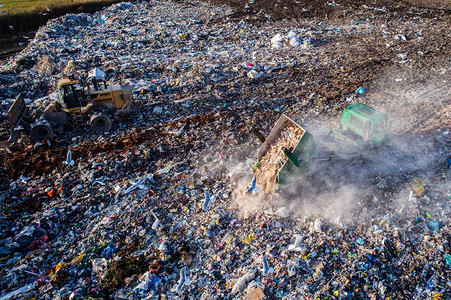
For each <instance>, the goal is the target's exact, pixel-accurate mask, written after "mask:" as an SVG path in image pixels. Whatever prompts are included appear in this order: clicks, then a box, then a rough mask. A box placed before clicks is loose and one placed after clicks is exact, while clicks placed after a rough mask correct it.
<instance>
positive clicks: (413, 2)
mask: <svg viewBox="0 0 451 300" xmlns="http://www.w3.org/2000/svg"><path fill="white" fill-rule="evenodd" d="M211 2H213V3H215V4H218V5H221V4H225V5H228V6H231V7H233V8H235V9H236V10H237V11H236V13H235V14H234V15H233V16H232V18H248V19H250V20H254V21H258V20H260V21H262V20H266V18H267V16H265V14H268V15H269V16H271V19H272V20H283V19H296V20H299V19H300V18H315V19H316V18H318V19H322V20H328V19H335V18H344V17H347V16H349V15H350V13H351V12H350V11H349V9H353V10H356V9H359V8H361V7H362V6H366V7H374V8H377V9H379V10H375V11H374V13H375V14H377V12H378V11H379V13H382V10H385V11H388V12H393V13H394V12H396V13H397V14H412V13H418V9H427V11H422V12H421V14H422V16H423V17H428V16H429V17H436V16H437V15H442V16H444V17H449V15H450V10H451V3H450V2H449V1H446V0H443V1H440V0H439V1H428V0H404V1H393V0H379V1H365V0H337V1H318V0H299V1H297V0H279V1H272V0H255V1H239V0H237V1H233V0H212V1H211ZM438 10H442V11H438ZM262 12H263V13H262ZM353 12H354V11H353ZM394 16H396V15H394Z"/></svg>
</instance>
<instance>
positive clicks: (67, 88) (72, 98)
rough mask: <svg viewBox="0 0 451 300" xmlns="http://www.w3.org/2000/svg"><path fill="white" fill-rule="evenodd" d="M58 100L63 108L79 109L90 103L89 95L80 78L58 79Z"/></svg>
mask: <svg viewBox="0 0 451 300" xmlns="http://www.w3.org/2000/svg"><path fill="white" fill-rule="evenodd" d="M58 102H59V104H60V105H61V107H62V108H63V109H67V110H71V109H79V108H81V107H85V106H86V105H88V102H89V101H88V97H86V96H85V95H84V91H83V87H82V86H81V84H80V82H79V81H78V80H70V79H61V80H60V81H58Z"/></svg>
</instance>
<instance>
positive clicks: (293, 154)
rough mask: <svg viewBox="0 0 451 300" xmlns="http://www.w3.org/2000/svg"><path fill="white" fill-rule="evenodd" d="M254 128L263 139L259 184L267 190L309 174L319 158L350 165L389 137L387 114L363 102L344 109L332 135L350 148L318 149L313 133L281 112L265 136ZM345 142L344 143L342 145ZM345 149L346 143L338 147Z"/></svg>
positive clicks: (256, 171) (255, 169)
mask: <svg viewBox="0 0 451 300" xmlns="http://www.w3.org/2000/svg"><path fill="white" fill-rule="evenodd" d="M252 132H253V133H254V134H255V135H256V136H257V137H258V138H259V140H260V141H261V142H263V145H262V147H261V148H260V150H259V152H258V162H257V163H256V164H254V166H253V172H254V176H255V180H256V184H257V185H258V186H259V187H262V188H263V190H264V191H265V192H266V193H271V192H274V191H275V190H277V189H278V188H279V187H281V186H284V185H287V184H289V183H291V182H293V181H296V180H297V179H298V178H299V176H307V175H310V173H311V172H312V169H314V168H313V166H315V165H317V164H318V163H319V162H325V161H326V162H331V164H333V163H336V162H338V161H339V162H342V163H344V164H345V165H347V166H350V165H352V164H353V163H354V162H356V161H359V160H361V159H362V153H363V151H365V149H367V148H373V147H377V146H380V145H382V144H383V143H384V142H385V139H386V137H387V116H386V115H384V114H382V113H380V112H378V111H376V110H374V109H372V108H370V107H368V106H366V105H363V104H359V103H356V104H353V105H350V106H348V107H346V108H345V109H344V111H343V112H342V114H341V118H340V124H339V126H337V127H336V128H332V129H331V132H330V135H331V136H332V137H335V138H336V139H337V140H338V141H339V143H340V144H343V142H344V144H345V145H344V147H345V148H348V150H350V151H345V152H342V153H341V152H335V151H327V152H326V151H323V152H321V151H318V150H317V145H316V143H315V139H314V137H313V135H312V134H310V133H309V132H308V131H307V130H305V129H304V128H302V127H301V126H299V125H298V124H297V123H296V122H294V121H293V120H291V119H290V118H289V117H287V116H286V115H284V114H282V116H281V117H280V118H279V120H278V121H277V123H276V124H275V126H274V128H273V129H272V130H271V132H270V133H269V135H268V137H267V138H265V137H264V136H263V135H262V134H261V133H260V132H259V131H258V129H256V128H255V127H253V128H252ZM341 146H343V145H341ZM338 148H341V149H343V147H337V149H338Z"/></svg>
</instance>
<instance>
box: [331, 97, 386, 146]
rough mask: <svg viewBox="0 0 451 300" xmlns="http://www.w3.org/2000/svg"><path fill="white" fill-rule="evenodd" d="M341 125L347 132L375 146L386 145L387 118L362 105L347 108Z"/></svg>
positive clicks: (343, 113) (342, 115) (342, 116)
mask: <svg viewBox="0 0 451 300" xmlns="http://www.w3.org/2000/svg"><path fill="white" fill-rule="evenodd" d="M340 123H341V127H342V129H343V130H344V131H345V132H346V131H350V134H351V135H352V134H354V135H357V137H359V138H361V139H362V140H363V141H364V142H368V143H370V144H372V145H374V146H379V145H381V144H382V143H384V141H385V139H386V137H387V116H386V115H385V114H382V113H380V112H378V111H376V110H374V109H372V108H370V107H368V106H366V105H363V104H360V103H355V104H352V105H350V106H348V107H346V108H345V109H344V110H343V112H342V114H341V119H340Z"/></svg>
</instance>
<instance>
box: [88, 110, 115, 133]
mask: <svg viewBox="0 0 451 300" xmlns="http://www.w3.org/2000/svg"><path fill="white" fill-rule="evenodd" d="M90 124H91V129H92V130H94V131H99V132H104V131H108V130H110V129H111V119H110V117H109V116H108V115H107V114H104V113H100V114H95V115H93V116H92V117H91V120H90Z"/></svg>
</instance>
